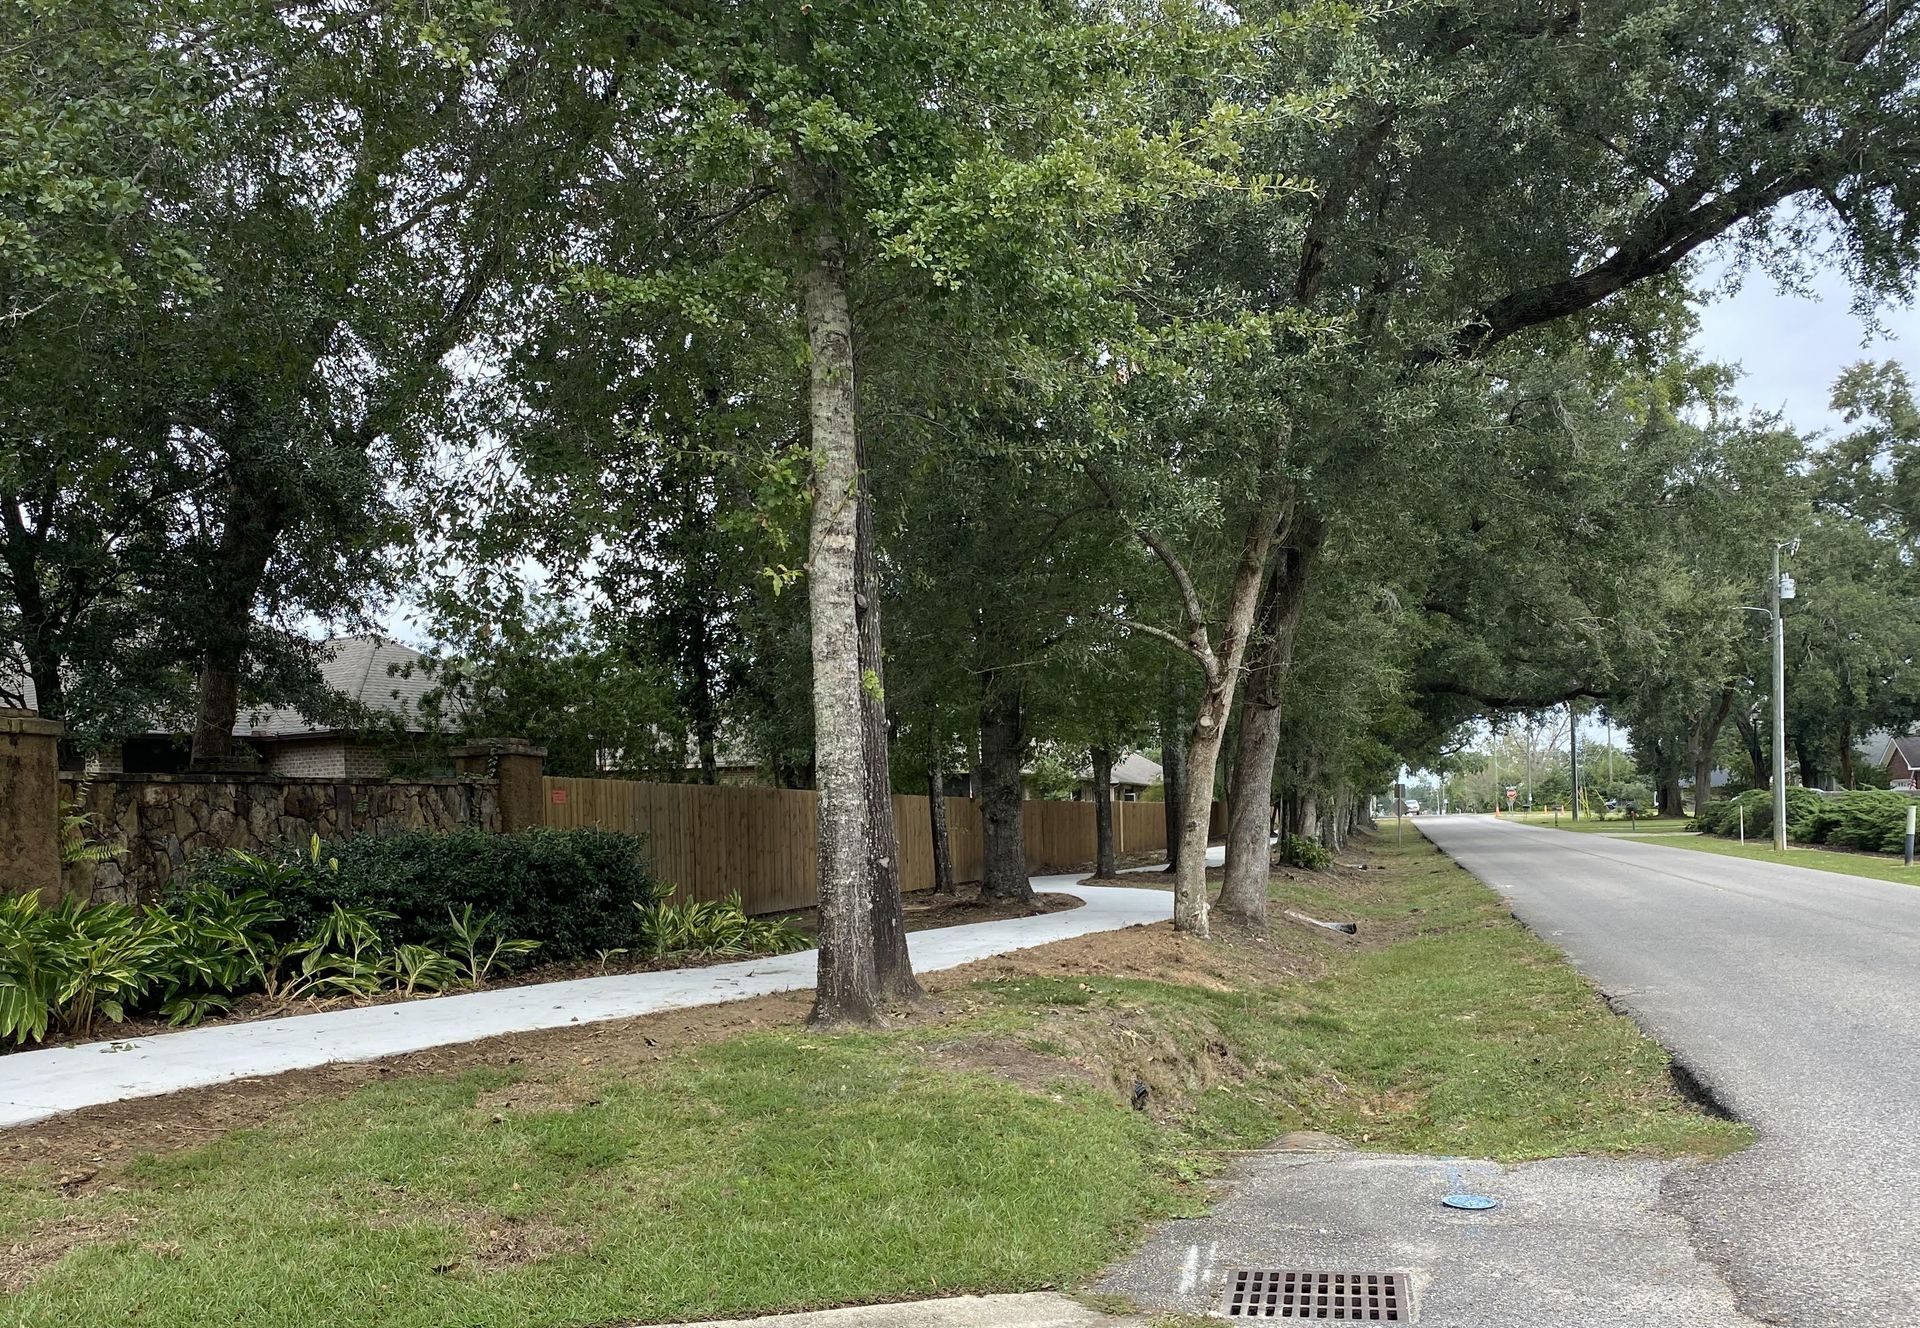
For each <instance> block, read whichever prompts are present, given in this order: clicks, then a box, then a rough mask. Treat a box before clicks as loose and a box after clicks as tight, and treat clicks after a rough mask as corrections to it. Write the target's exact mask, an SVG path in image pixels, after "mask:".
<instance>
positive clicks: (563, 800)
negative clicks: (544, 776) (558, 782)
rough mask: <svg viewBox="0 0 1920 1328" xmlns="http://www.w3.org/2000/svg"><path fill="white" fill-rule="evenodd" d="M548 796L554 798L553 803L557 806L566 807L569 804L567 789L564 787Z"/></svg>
mask: <svg viewBox="0 0 1920 1328" xmlns="http://www.w3.org/2000/svg"><path fill="white" fill-rule="evenodd" d="M548 796H550V797H551V798H552V799H553V805H554V806H556V807H564V806H566V805H567V791H566V790H565V789H563V788H557V789H555V790H553V792H552V793H551V794H550V795H548Z"/></svg>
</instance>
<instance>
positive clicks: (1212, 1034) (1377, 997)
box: [0, 840, 1747, 1328]
mask: <svg viewBox="0 0 1920 1328" xmlns="http://www.w3.org/2000/svg"><path fill="white" fill-rule="evenodd" d="M1374 854H1375V860H1376V861H1378V862H1380V863H1382V864H1384V865H1385V866H1387V867H1388V869H1389V870H1387V871H1383V872H1378V873H1367V874H1366V876H1365V878H1364V883H1363V884H1357V885H1355V884H1338V883H1335V882H1334V881H1333V880H1332V878H1315V879H1314V880H1313V881H1311V882H1310V883H1309V882H1302V883H1298V884H1293V885H1289V886H1288V887H1287V888H1286V889H1285V890H1284V892H1283V895H1284V897H1285V898H1287V899H1288V900H1290V901H1291V902H1293V903H1295V904H1297V905H1299V906H1301V907H1305V908H1307V909H1308V910H1309V911H1313V910H1315V909H1319V910H1323V911H1325V912H1327V913H1337V914H1339V915H1340V916H1350V917H1357V918H1359V919H1361V920H1362V926H1363V928H1365V929H1366V933H1365V934H1367V935H1371V934H1373V933H1375V932H1378V933H1379V934H1380V936H1381V939H1382V940H1383V942H1384V943H1382V944H1379V945H1377V946H1375V947H1374V948H1367V949H1361V950H1353V949H1350V948H1346V947H1343V946H1342V945H1340V944H1339V943H1337V942H1333V941H1327V940H1322V939H1321V938H1319V937H1317V936H1314V935H1311V934H1308V933H1306V932H1304V931H1303V930H1301V929H1297V928H1286V927H1284V926H1282V927H1281V928H1280V929H1279V930H1277V931H1276V933H1275V936H1274V939H1273V940H1272V941H1256V940H1253V939H1249V938H1244V937H1242V938H1224V939H1221V940H1219V941H1216V942H1215V943H1213V945H1212V946H1210V947H1206V948H1205V949H1202V950H1201V951H1200V958H1199V960H1197V961H1196V962H1198V963H1200V964H1201V965H1202V966H1203V967H1205V966H1211V967H1208V968H1207V975H1206V976H1205V980H1204V981H1202V980H1200V978H1201V977H1202V975H1200V974H1188V975H1185V976H1186V977H1190V978H1193V979H1194V980H1192V981H1187V980H1169V981H1148V980H1142V979H1138V978H1125V979H1123V978H1117V977H1112V976H1104V975H1101V974H1098V973H1087V974H1083V975H1075V974H1065V975H1053V974H1048V975H1046V976H1033V977H1021V978H1012V979H1008V980H1004V981H998V982H993V983H986V984H980V985H977V986H975V987H972V988H968V989H966V990H965V991H964V992H962V993H959V994H957V996H955V997H953V998H950V1000H949V1009H950V1011H951V1013H950V1014H949V1015H948V1016H945V1022H944V1023H940V1024H937V1025H934V1026H931V1027H930V1026H927V1025H925V1024H921V1025H915V1026H911V1027H908V1028H906V1029H903V1030H891V1031H887V1032H881V1033H871V1034H860V1035H850V1036H840V1037H816V1036H809V1035H806V1034H802V1033H799V1032H794V1033H789V1034H759V1035H754V1036H748V1037H739V1038H734V1039H731V1040H728V1041H724V1042H719V1043H716V1044H713V1045H711V1046H708V1047H705V1048H701V1049H697V1050H693V1051H688V1052H684V1053H681V1054H678V1055H675V1056H673V1057H670V1058H668V1059H667V1060H664V1061H661V1062H656V1063H654V1064H651V1065H648V1066H646V1067H645V1068H643V1069H640V1070H629V1071H627V1072H626V1073H624V1074H617V1075H616V1074H611V1073H603V1072H602V1071H599V1070H592V1069H581V1068H579V1067H571V1066H569V1067H564V1068H551V1067H537V1068H527V1067H514V1068H507V1069H488V1070H476V1071H471V1072H468V1073H464V1074H459V1075H441V1076H427V1075H423V1076H418V1077H411V1078H401V1079H397V1080H389V1081H384V1082H382V1083H380V1084H378V1085H376V1086H373V1087H369V1088H366V1089H363V1090H360V1091H358V1092H356V1093H354V1094H353V1095H352V1096H349V1097H345V1098H342V1099H337V1100H330V1101H321V1102H314V1103H310V1104H307V1105H305V1106H303V1107H300V1108H297V1109H295V1110H292V1111H290V1112H287V1113H284V1114H282V1115H280V1116H278V1117H276V1118H275V1119H273V1120H272V1121H270V1122H267V1123H265V1124H263V1125H261V1126H260V1127H258V1128H254V1129H249V1130H244V1131H240V1132H236V1133H233V1134H230V1135H227V1136H225V1137H222V1138H219V1139H216V1140H214V1141H212V1142H210V1143H209V1144H207V1145H205V1146H203V1147H201V1148H198V1149H195V1150H192V1151H188V1152H181V1153H175V1154H171V1155H167V1156H163V1157H150V1158H145V1159H142V1160H140V1161H138V1162H136V1163H134V1164H132V1165H131V1166H129V1167H126V1168H124V1169H123V1170H121V1171H119V1172H118V1173H116V1174H114V1175H112V1176H109V1177H105V1178H104V1179H106V1180H107V1181H108V1182H109V1183H108V1184H107V1186H106V1187H105V1188H103V1189H99V1190H96V1191H95V1192H92V1193H89V1194H85V1195H81V1196H79V1197H75V1198H70V1199H69V1198H62V1197H59V1195H58V1194H57V1192H56V1191H55V1190H54V1189H53V1188H52V1186H51V1184H50V1181H51V1180H52V1178H51V1177H49V1176H46V1175H28V1176H19V1175H14V1176H10V1177H6V1178H4V1179H0V1250H4V1246H5V1244H6V1243H8V1242H10V1241H16V1240H24V1241H27V1242H31V1241H32V1239H33V1238H34V1235H35V1233H36V1232H41V1231H44V1230H46V1229H48V1226H49V1224H50V1223H54V1222H57V1221H59V1220H60V1219H62V1218H65V1219H68V1220H70V1221H74V1222H82V1223H86V1224H89V1225H91V1226H93V1227H94V1228H96V1229H97V1230H99V1231H101V1232H104V1233H106V1235H105V1237H104V1238H103V1239H99V1240H98V1241H97V1242H96V1243H93V1244H90V1245H83V1246H82V1247H80V1248H77V1249H75V1250H74V1251H73V1252H71V1253H69V1254H67V1255H66V1256H65V1257H64V1258H62V1259H60V1260H59V1261H58V1262H57V1263H53V1264H52V1265H51V1266H49V1267H47V1268H45V1269H43V1270H42V1271H40V1272H39V1275H38V1276H36V1277H35V1278H34V1279H33V1280H32V1281H31V1282H29V1283H28V1285H27V1287H26V1289H25V1290H24V1291H22V1292H21V1293H19V1294H17V1295H15V1296H13V1297H11V1298H0V1323H5V1324H9V1325H11V1324H21V1325H26V1324H31V1325H35V1326H36V1328H38V1326H39V1325H48V1326H49V1328H51V1326H52V1325H56V1324H59V1325H65V1324H83V1323H101V1324H107V1323H113V1324H130V1325H150V1326H152V1328H201V1326H203V1325H204V1326H206V1328H212V1325H221V1328H308V1326H312V1328H319V1326H320V1325H334V1324H339V1323H352V1324H354V1325H356V1328H464V1326H465V1325H478V1324H496V1323H498V1324H505V1323H512V1324H514V1325H516V1326H517V1328H541V1326H544V1325H555V1326H557V1325H574V1324H602V1323H610V1322H617V1321H660V1320H672V1319H677V1318H688V1317H721V1316H728V1315H746V1314H751V1313H757V1312H765V1311H772V1310H778V1309H790V1308H799V1307H806V1306H818V1305H828V1304H836V1303H849V1302H858V1301H870V1300H875V1299H885V1298H893V1297H905V1296H922V1295H937V1294H945V1293H952V1292H956V1291H962V1290H968V1291H1004V1290H1022V1289H1031V1288H1034V1287H1039V1286H1046V1285H1071V1284H1073V1283H1074V1282H1076V1281H1078V1280H1080V1279H1084V1278H1085V1277H1087V1276H1088V1274H1090V1273H1091V1272H1092V1271H1093V1270H1095V1269H1097V1268H1099V1267H1100V1266H1101V1265H1102V1264H1103V1263H1105V1262H1106V1261H1108V1260H1110V1259H1111V1258H1112V1257H1114V1256H1115V1255H1117V1254H1119V1253H1120V1252H1121V1251H1123V1250H1124V1249H1126V1248H1127V1247H1128V1246H1129V1245H1130V1244H1131V1243H1132V1242H1133V1241H1135V1240H1136V1239H1137V1238H1138V1234H1139V1232H1140V1230H1141V1228H1142V1225H1143V1224H1144V1223H1145V1222H1146V1221H1148V1220H1150V1219H1152V1218H1155V1217H1159V1216H1164V1215H1168V1214H1172V1213H1176V1212H1183V1211H1192V1210H1193V1209H1194V1208H1195V1206H1196V1205H1197V1204H1198V1203H1200V1202H1202V1201H1203V1200H1204V1197H1205V1196H1204V1189H1203V1188H1200V1187H1196V1186H1195V1185H1194V1184H1193V1183H1192V1182H1194V1181H1196V1180H1198V1179H1201V1178H1204V1177H1206V1176H1208V1175H1211V1174H1213V1173H1215V1172H1216V1171H1217V1170H1218V1168H1219V1166H1220V1162H1219V1158H1218V1154H1219V1152H1220V1151H1221V1150H1228V1149H1235V1148H1244V1147H1249V1146H1257V1145H1259V1144H1261V1143H1263V1142H1265V1141H1267V1140H1270V1139H1272V1138H1273V1137H1275V1136H1277V1135H1278V1134H1280V1133H1282V1132H1284V1131H1286V1130H1290V1129H1303V1128H1310V1129H1318V1130H1325V1131H1329V1132H1332V1133H1335V1134H1339V1135H1342V1136H1343V1137H1346V1138H1348V1139H1349V1140H1351V1141H1353V1142H1355V1143H1356V1144H1358V1145H1360V1146H1362V1147H1367V1148H1374V1149H1384V1150H1396V1151H1399V1150H1417V1151H1431V1152H1440V1153H1448V1154H1468V1155H1477V1156H1491V1157H1499V1158H1509V1159H1518V1158H1532V1157H1541V1156H1547V1155H1551V1154H1556V1153H1564V1152H1593V1153H1657V1154H1678V1153H1694V1154H1702V1155H1713V1154H1717V1153H1721V1152H1725V1151H1727V1150H1729V1149H1731V1148H1735V1147H1738V1146H1740V1145H1742V1144H1743V1143H1744V1142H1745V1141H1746V1139H1747V1134H1746V1132H1745V1131H1744V1129H1743V1128H1741V1127H1739V1126H1735V1125H1731V1124H1729V1123H1727V1122H1724V1121H1718V1120H1714V1119H1711V1118H1708V1117H1706V1116H1704V1115H1702V1114H1700V1113H1698V1112H1696V1111H1694V1110H1693V1109H1692V1108H1691V1107H1689V1106H1688V1105H1687V1104H1686V1103H1684V1102H1683V1101H1681V1100H1680V1099H1679V1098H1678V1097H1677V1096H1676V1095H1675V1094H1674V1093H1673V1092H1672V1091H1671V1089H1670V1087H1669V1086H1668V1082H1667V1075H1666V1059H1665V1057H1664V1055H1663V1054H1662V1053H1661V1052H1660V1050H1659V1048H1658V1047H1657V1046H1655V1045H1654V1044H1652V1043H1651V1042H1648V1041H1647V1040H1646V1039H1644V1038H1642V1037H1640V1036H1639V1034H1638V1033H1637V1032H1636V1031H1635V1030H1634V1028H1633V1027H1632V1025H1630V1024H1629V1023H1627V1022H1626V1021H1624V1020H1621V1019H1619V1018H1617V1017H1615V1016H1613V1015H1612V1014H1611V1013H1609V1012H1608V1011H1607V1010H1606V1008H1605V1007H1604V1005H1603V1004H1602V1003H1601V1002H1600V1001H1599V1000H1598V999H1597V998H1596V997H1595V995H1594V994H1593V992H1592V991H1591V990H1590V989H1589V988H1587V987H1586V986H1585V984H1584V983H1582V982H1581V981H1580V980H1579V978H1578V977H1577V976H1576V975H1575V974H1574V973H1573V972H1572V971H1571V970H1570V969H1569V968H1568V967H1567V966H1566V965H1565V964H1564V963H1563V962H1561V960H1560V959H1559V957H1558V956H1557V954H1556V953H1555V952H1553V951H1552V950H1550V949H1549V948H1548V947H1546V946H1545V945H1544V944H1542V943H1541V942H1539V941H1537V940H1535V939H1534V938H1532V937H1531V936H1530V935H1528V934H1527V933H1526V932H1524V931H1523V930H1521V929H1520V928H1519V927H1518V926H1516V925H1515V924H1514V923H1513V922H1512V921H1511V919H1510V918H1509V917H1508V916H1507V914H1506V912H1505V911H1504V909H1503V908H1502V907H1501V906H1500V904H1499V901H1498V900H1497V899H1496V898H1495V897H1494V896H1493V895H1492V894H1491V893H1490V892H1488V891H1486V890H1485V889H1484V888H1482V887H1481V886H1479V885H1478V884H1477V883H1476V882H1474V881H1473V880H1472V879H1471V878H1470V877H1467V876H1466V875H1465V874H1464V873H1462V872H1460V871H1459V870H1458V869H1457V868H1455V867H1453V866H1452V865H1451V864H1450V863H1449V862H1448V861H1447V860H1446V859H1444V858H1442V857H1441V856H1440V855H1439V854H1437V853H1435V852H1434V851H1432V850H1431V849H1430V848H1429V847H1427V846H1426V845H1425V843H1424V841H1414V840H1409V841H1407V842H1404V843H1402V844H1399V845H1395V844H1393V843H1392V842H1391V841H1386V842H1382V843H1379V844H1378V845H1376V846H1375V849H1374ZM1346 879H1347V880H1349V881H1350V880H1352V879H1353V878H1351V877H1349V878H1346ZM1303 971H1304V972H1310V973H1313V974H1315V975H1317V976H1314V977H1313V978H1311V979H1310V980H1309V979H1303V978H1299V977H1289V976H1288V974H1289V973H1298V972H1303ZM1223 975H1224V976H1223ZM1176 976H1179V975H1176ZM981 1042H984V1043H990V1044H994V1045H1006V1046H1015V1047H1019V1048H1020V1049H1021V1050H1022V1051H1023V1053H1025V1054H1028V1055H1031V1056H1034V1057H1039V1058H1044V1057H1049V1056H1052V1057H1059V1058H1060V1059H1059V1060H1058V1061H1057V1065H1058V1068H1059V1070H1060V1074H1059V1076H1058V1078H1057V1080H1056V1079H1051V1078H1049V1077H1048V1076H1047V1075H1046V1074H1045V1073H1044V1072H1043V1073H1042V1074H1041V1076H1040V1078H1041V1079H1042V1080H1045V1082H1027V1083H1026V1086H1025V1087H1019V1086H1016V1085H1015V1084H1014V1083H1012V1082H1007V1081H1005V1080H1003V1079H1001V1078H997V1077H994V1076H993V1075H991V1074H988V1073H986V1072H984V1071H983V1070H968V1069H965V1068H957V1067H956V1066H955V1063H954V1061H953V1060H952V1058H951V1057H950V1056H943V1055H942V1054H941V1049H942V1048H951V1047H953V1046H955V1045H957V1044H960V1043H981ZM1069 1056H1071V1057H1072V1060H1071V1061H1069V1060H1068V1059H1066V1058H1067V1057H1069ZM1046 1064H1047V1062H1046V1061H1044V1060H1042V1061H1041V1065H1042V1067H1043V1070H1044V1066H1045V1065H1046ZM1089 1068H1091V1070H1092V1071H1093V1073H1092V1075H1091V1078H1092V1082H1089V1081H1088V1079H1089ZM1135 1074H1139V1075H1142V1076H1144V1077H1146V1078H1147V1079H1148V1080H1149V1082H1151V1083H1152V1084H1153V1085H1154V1093H1155V1104H1156V1106H1158V1107H1161V1108H1162V1111H1161V1112H1159V1113H1156V1114H1143V1113H1137V1112H1134V1111H1132V1110H1130V1109H1129V1107H1128V1106H1127V1105H1126V1102H1125V1093H1124V1089H1125V1088H1126V1087H1128V1086H1130V1084H1131V1079H1132V1077H1133V1076H1134V1075H1135ZM1076 1075H1077V1076H1078V1077H1076ZM509 1086H516V1091H515V1092H512V1093H506V1092H503V1090H504V1089H506V1088H508V1087H509ZM543 1088H544V1090H545V1091H544V1093H542V1092H539V1091H536V1090H541V1089H543ZM505 1097H514V1098H517V1099H518V1100H519V1101H520V1102H521V1103H522V1104H523V1105H522V1106H521V1107H515V1108H507V1107H504V1106H502V1105H501V1099H502V1098H505ZM527 1105H532V1106H533V1109H530V1110H529V1109H525V1107H526V1106H527Z"/></svg>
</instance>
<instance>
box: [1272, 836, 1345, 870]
mask: <svg viewBox="0 0 1920 1328" xmlns="http://www.w3.org/2000/svg"><path fill="white" fill-rule="evenodd" d="M1280 861H1281V862H1283V863H1285V864H1286V865H1287V866H1289V867H1302V868H1305V869H1306V870H1308V871H1319V870H1320V869H1321V868H1322V867H1326V866H1330V865H1332V863H1333V850H1332V849H1330V848H1328V847H1327V846H1326V845H1325V844H1322V843H1321V842H1320V841H1319V840H1317V839H1309V838H1307V837H1306V836H1305V835H1288V836H1287V837H1286V839H1285V840H1283V841H1282V842H1281V844H1280Z"/></svg>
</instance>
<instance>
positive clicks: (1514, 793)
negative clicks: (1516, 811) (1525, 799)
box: [1507, 784, 1520, 807]
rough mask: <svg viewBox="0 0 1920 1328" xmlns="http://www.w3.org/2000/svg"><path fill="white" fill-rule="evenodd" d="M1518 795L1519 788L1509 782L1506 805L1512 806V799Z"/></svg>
mask: <svg viewBox="0 0 1920 1328" xmlns="http://www.w3.org/2000/svg"><path fill="white" fill-rule="evenodd" d="M1519 796H1520V790H1519V789H1517V788H1515V787H1514V786H1513V785H1511V784H1509V785H1507V806H1509V807H1511V806H1513V800H1514V799H1515V798H1517V797H1519Z"/></svg>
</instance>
